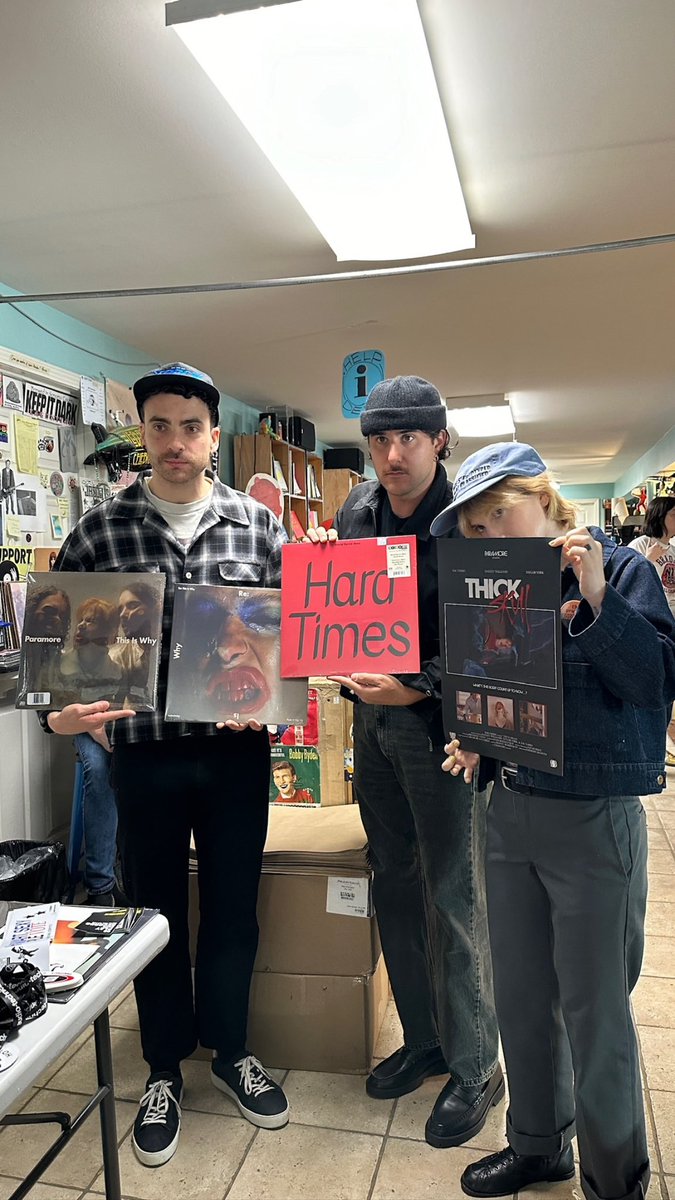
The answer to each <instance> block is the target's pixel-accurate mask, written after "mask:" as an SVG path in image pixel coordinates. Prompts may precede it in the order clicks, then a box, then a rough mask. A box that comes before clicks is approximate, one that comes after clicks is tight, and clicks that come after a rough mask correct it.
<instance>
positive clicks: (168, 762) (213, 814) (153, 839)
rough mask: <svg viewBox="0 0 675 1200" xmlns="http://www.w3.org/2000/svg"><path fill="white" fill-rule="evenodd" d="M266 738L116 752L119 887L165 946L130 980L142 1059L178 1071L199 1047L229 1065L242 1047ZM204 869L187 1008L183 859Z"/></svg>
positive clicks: (225, 737)
mask: <svg viewBox="0 0 675 1200" xmlns="http://www.w3.org/2000/svg"><path fill="white" fill-rule="evenodd" d="M269 760H270V753H269V743H268V739H267V734H266V733H265V732H263V733H254V732H253V731H251V730H246V731H244V732H242V733H230V732H229V731H228V732H224V733H223V734H222V735H220V736H215V737H181V738H176V739H175V740H172V741H163V742H141V743H138V744H137V745H120V746H116V747H115V749H114V752H113V764H112V782H113V787H114V789H115V795H116V800H117V810H118V817H119V824H118V842H119V848H120V858H121V864H122V875H123V881H124V888H125V891H126V893H127V895H128V896H129V899H130V900H131V901H132V903H133V904H136V905H144V906H145V907H148V908H158V909H159V910H160V912H162V913H163V914H164V916H165V917H166V918H167V920H168V922H169V928H170V933H171V937H170V941H169V944H168V945H167V946H166V947H165V948H164V950H162V952H161V954H159V955H158V956H157V958H155V959H153V961H152V962H151V963H149V965H148V966H147V967H146V968H145V970H143V971H142V972H141V974H140V975H139V976H138V977H137V979H136V981H135V990H136V1001H137V1004H138V1015H139V1023H140V1030H141V1043H142V1046H143V1056H144V1058H145V1059H146V1061H147V1062H148V1064H149V1066H150V1069H151V1070H152V1071H157V1070H166V1069H167V1068H173V1069H174V1070H175V1069H176V1068H177V1066H178V1064H179V1063H180V1061H181V1059H183V1058H186V1057H187V1056H188V1055H190V1054H192V1052H193V1051H194V1050H195V1049H196V1046H197V1044H198V1042H200V1043H201V1044H202V1045H203V1046H207V1047H211V1048H212V1049H215V1050H217V1051H218V1053H219V1054H220V1055H221V1056H222V1057H224V1058H231V1057H233V1056H234V1055H236V1054H238V1053H240V1052H241V1051H243V1050H244V1049H245V1047H246V1022H247V1014H248V997H249V989H250V984H251V975H252V972H253V962H254V959H255V955H256V950H257V946H258V922H257V919H256V901H257V896H258V881H259V878H260V867H261V863H262V851H263V846H264V844H265V836H266V832H267V815H268V788H269ZM193 832H194V840H195V846H196V849H197V861H198V868H199V909H200V920H199V937H198V945H197V960H196V967H195V981H194V997H193V985H192V970H191V965H190V950H189V937H188V856H189V849H190V835H191V834H192V833H193Z"/></svg>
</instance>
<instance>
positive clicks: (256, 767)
mask: <svg viewBox="0 0 675 1200" xmlns="http://www.w3.org/2000/svg"><path fill="white" fill-rule="evenodd" d="M134 395H135V397H136V403H137V405H138V414H139V418H140V421H141V429H142V432H143V439H144V443H145V447H146V450H147V453H148V458H149V460H150V464H151V467H152V473H151V475H150V476H149V477H148V476H141V477H139V479H138V480H137V481H136V482H135V483H133V484H132V485H131V486H130V487H128V488H125V489H123V491H121V492H120V493H119V494H118V495H116V496H113V497H111V498H110V499H109V500H104V501H103V502H102V503H101V504H98V505H97V506H96V507H95V508H92V509H91V510H90V511H89V512H86V513H85V514H84V515H83V516H82V517H81V518H80V520H79V522H78V524H77V525H76V526H75V528H74V529H73V531H72V533H71V534H70V535H69V537H68V539H67V540H66V542H65V543H64V546H63V549H62V550H61V553H60V555H59V558H58V560H57V563H56V570H58V571H117V572H137V571H139V570H140V571H146V572H148V575H149V581H150V582H151V576H152V573H153V572H156V571H160V572H162V573H163V574H164V575H165V576H166V590H165V604H164V611H163V635H162V656H161V662H160V668H159V677H158V704H157V708H156V710H155V711H154V712H141V713H136V714H134V713H133V712H132V711H130V710H128V709H123V708H120V709H112V708H111V707H110V704H109V702H107V701H98V702H93V703H91V704H79V703H76V704H71V705H69V706H67V707H66V708H64V709H63V710H62V711H61V712H49V713H44V714H40V717H41V724H42V725H43V727H45V728H46V729H48V730H49V731H50V732H52V733H57V734H63V735H69V736H73V735H76V734H79V733H92V734H93V733H96V732H98V731H99V730H101V729H102V728H103V727H104V726H105V725H106V724H107V723H110V724H111V729H112V734H111V742H112V746H113V754H112V783H113V788H114V790H115V795H116V801H117V812H118V840H119V846H120V857H121V864H122V878H123V885H124V890H125V892H126V893H127V894H128V896H129V900H130V902H131V903H132V904H134V905H138V906H144V907H148V908H158V909H159V910H160V911H161V912H162V913H163V914H164V915H165V916H166V917H167V919H168V922H169V928H170V934H171V936H170V940H169V944H168V946H166V947H165V949H164V950H163V951H162V952H161V953H160V954H159V955H158V956H157V957H156V958H155V959H153V961H152V962H151V963H150V964H149V965H148V966H147V967H146V968H145V969H144V970H143V971H142V972H141V973H140V975H139V976H138V977H137V978H136V980H135V981H134V986H135V990H136V1001H137V1005H138V1015H139V1025H140V1032H141V1044H142V1048H143V1055H144V1057H145V1059H146V1061H147V1063H148V1066H149V1069H150V1073H149V1077H148V1080H147V1086H146V1091H145V1093H144V1095H143V1097H142V1099H141V1102H140V1106H139V1110H138V1115H137V1117H136V1120H135V1122H134V1127H133V1134H132V1146H133V1148H134V1151H135V1153H136V1156H137V1158H138V1159H139V1161H140V1162H141V1163H143V1165H144V1166H148V1167H159V1166H162V1164H164V1163H166V1162H168V1161H169V1159H170V1158H171V1157H172V1155H173V1154H174V1153H175V1151H176V1149H177V1146H178V1140H179V1136H180V1127H181V1111H180V1102H181V1098H182V1094H183V1077H182V1073H181V1062H182V1060H183V1059H184V1058H187V1057H188V1056H189V1055H190V1054H192V1053H193V1051H194V1050H195V1049H196V1047H197V1045H198V1043H201V1044H202V1046H206V1047H210V1048H211V1049H213V1050H214V1051H215V1056H214V1058H213V1060H212V1064H211V1080H212V1082H213V1084H214V1086H215V1087H217V1088H218V1089H219V1090H220V1091H222V1092H224V1093H225V1094H226V1095H227V1096H229V1097H230V1098H231V1099H233V1100H234V1102H235V1104H236V1105H237V1107H238V1109H239V1111H240V1112H241V1114H242V1115H243V1116H244V1117H245V1118H246V1119H247V1120H248V1121H250V1122H251V1123H252V1124H254V1125H256V1126H259V1127H262V1128H265V1129H276V1128H279V1127H281V1126H282V1125H285V1124H286V1123H287V1122H288V1102H287V1100H286V1097H285V1096H284V1093H283V1091H282V1089H281V1088H280V1087H279V1086H278V1084H277V1083H276V1082H275V1080H274V1079H273V1078H272V1076H271V1075H270V1074H269V1072H267V1071H266V1070H265V1068H264V1067H263V1065H262V1064H261V1063H260V1061H259V1060H258V1059H257V1058H256V1057H255V1056H254V1055H253V1054H251V1053H250V1051H249V1049H248V1047H247V1017H248V998H249V990H250V984H251V975H252V972H253V962H254V959H255V955H256V950H257V944H258V923H257V919H256V901H257V895H258V882H259V878H260V868H261V864H262V851H263V846H264V843H265V835H266V831H267V817H268V808H269V774H270V746H269V739H268V737H267V734H266V732H265V730H264V729H263V728H262V726H261V725H260V724H259V723H258V722H256V721H254V720H250V721H249V722H247V723H246V724H235V723H234V722H228V723H227V728H223V727H222V726H221V725H217V724H210V725H209V724H188V723H185V722H180V721H175V722H165V721H164V719H163V712H164V708H165V698H166V686H167V674H168V662H169V655H170V646H171V616H172V606H173V597H174V591H175V587H176V584H177V583H178V582H182V581H191V582H192V583H193V584H199V583H208V584H231V585H235V586H237V585H239V586H242V585H243V586H246V587H278V586H279V584H280V579H281V547H282V545H283V544H284V542H285V541H286V534H285V532H284V530H283V528H282V527H281V526H280V525H279V523H278V521H277V520H276V518H275V517H273V516H272V514H271V513H270V512H269V510H268V509H266V508H264V507H263V506H262V505H260V504H257V503H256V502H255V501H253V500H250V499H249V498H248V497H247V496H243V495H242V494H241V493H239V492H235V491H233V490H232V489H231V488H229V487H226V486H225V485H224V484H222V483H221V482H220V481H219V480H218V479H217V478H215V477H213V476H212V475H211V474H210V473H209V472H208V468H209V465H210V463H211V456H212V452H213V451H215V449H216V447H217V444H218V435H219V430H218V405H219V399H220V396H219V392H218V389H217V388H216V387H215V386H214V384H213V381H212V380H211V379H210V378H209V376H208V375H205V374H204V373H203V372H201V371H198V370H196V369H195V368H194V367H190V366H187V365H186V364H184V363H171V364H169V365H167V366H164V367H160V368H158V369H157V370H154V371H151V372H149V374H147V375H144V376H143V377H142V378H141V379H139V380H137V381H136V383H135V385H134ZM242 796H245V798H246V802H245V803H243V802H242ZM192 833H193V834H194V841H195V846H196V850H197V866H198V882H199V910H200V920H199V932H198V943H197V960H196V966H195V979H194V992H193V980H192V970H191V963H190V947H189V935H188V864H189V854H190V838H191V834H192Z"/></svg>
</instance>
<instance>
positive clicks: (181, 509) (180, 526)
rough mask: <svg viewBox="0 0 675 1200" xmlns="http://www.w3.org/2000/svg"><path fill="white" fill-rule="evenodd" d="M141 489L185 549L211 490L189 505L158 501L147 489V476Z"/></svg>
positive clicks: (199, 519)
mask: <svg viewBox="0 0 675 1200" xmlns="http://www.w3.org/2000/svg"><path fill="white" fill-rule="evenodd" d="M143 489H144V491H145V494H146V496H147V498H148V500H149V501H150V503H151V504H152V505H153V507H154V508H156V509H157V512H158V513H161V515H162V516H163V517H164V520H165V521H166V523H167V525H168V526H169V528H170V529H171V530H172V531H173V532H174V533H175V535H176V537H177V538H178V541H179V542H182V543H183V545H184V546H185V548H186V549H187V547H188V546H189V545H190V542H191V541H192V539H193V537H194V535H195V531H196V529H197V526H198V525H199V522H200V521H201V519H202V514H203V512H204V510H205V509H206V507H207V505H208V504H209V503H210V502H211V489H210V488H209V490H208V492H207V493H206V496H204V497H203V499H201V500H193V501H191V503H190V504H172V503H170V502H169V501H168V500H160V499H159V496H155V494H154V492H152V491H151V490H150V488H149V487H148V480H147V476H143Z"/></svg>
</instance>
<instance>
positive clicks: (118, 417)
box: [105, 379, 138, 431]
mask: <svg viewBox="0 0 675 1200" xmlns="http://www.w3.org/2000/svg"><path fill="white" fill-rule="evenodd" d="M105 400H106V409H107V414H108V415H107V421H106V425H107V428H108V429H109V430H111V431H112V430H113V429H120V428H124V426H127V425H138V409H137V408H136V399H135V397H134V393H133V392H132V390H131V388H130V387H127V386H126V384H124V383H117V381H116V380H115V379H106V381H105Z"/></svg>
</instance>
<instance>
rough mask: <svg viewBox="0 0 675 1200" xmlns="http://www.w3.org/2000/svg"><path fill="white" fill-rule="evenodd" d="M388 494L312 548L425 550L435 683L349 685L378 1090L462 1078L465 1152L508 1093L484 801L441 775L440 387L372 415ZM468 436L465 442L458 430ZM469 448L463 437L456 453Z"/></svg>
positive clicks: (425, 671) (443, 1128) (457, 1127)
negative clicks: (394, 1024)
mask: <svg viewBox="0 0 675 1200" xmlns="http://www.w3.org/2000/svg"><path fill="white" fill-rule="evenodd" d="M361 430H362V432H363V434H364V435H365V436H366V437H367V438H368V448H369V451H370V457H371V460H372V463H373V466H374V468H375V472H376V474H377V481H374V480H372V481H370V480H369V481H366V482H365V483H361V484H359V485H358V486H357V487H355V488H354V489H353V490H352V491H351V492H350V494H349V496H348V498H347V500H346V501H345V503H344V504H343V506H342V508H341V509H340V510H339V511H338V513H337V514H336V516H335V521H334V529H335V533H333V532H332V531H331V532H330V533H328V534H327V533H326V531H325V530H323V529H321V530H314V531H312V532H311V534H310V535H309V536H310V538H311V540H312V541H325V540H330V539H331V538H334V537H335V536H338V537H340V538H363V537H383V536H385V537H386V536H390V535H397V534H406V535H414V536H416V538H417V576H418V599H419V627H420V651H421V659H422V663H421V670H420V671H419V673H418V674H412V675H370V674H362V673H355V674H354V675H351V676H340V677H339V680H340V683H342V684H343V685H344V686H345V687H346V688H348V689H350V693H351V698H352V699H353V700H354V701H355V705H354V790H355V793H356V798H357V800H358V802H359V805H360V808H361V815H362V817H363V824H364V826H365V829H366V833H367V834H368V843H369V846H370V855H371V861H372V866H373V872H374V880H373V889H374V899H375V908H376V911H377V919H378V923H379V927H380V934H381V937H382V947H383V950H384V957H385V961H386V963H387V969H388V971H389V977H390V979H391V985H392V989H393V992H394V999H395V1001H396V1007H397V1008H398V1012H399V1016H400V1018H401V1023H402V1025H403V1034H404V1045H403V1046H401V1048H400V1049H398V1050H397V1051H396V1052H395V1053H394V1054H392V1055H390V1056H389V1058H387V1059H385V1060H384V1062H381V1063H379V1064H378V1065H377V1066H376V1067H375V1068H374V1070H373V1071H372V1072H371V1074H370V1075H369V1076H368V1079H367V1082H366V1090H367V1092H368V1094H369V1095H370V1096H373V1097H375V1098H381V1099H390V1098H391V1097H393V1096H403V1095H405V1094H406V1093H408V1092H412V1091H414V1090H415V1088H417V1087H419V1085H420V1084H421V1083H422V1081H423V1080H424V1079H425V1078H427V1076H430V1075H440V1074H445V1073H446V1072H448V1071H449V1072H450V1079H449V1080H448V1082H447V1083H446V1085H445V1087H444V1088H443V1090H442V1091H441V1093H440V1095H439V1097H438V1099H437V1101H436V1103H435V1105H434V1108H433V1112H432V1113H431V1116H430V1117H429V1120H428V1121H427V1126H426V1138H427V1141H428V1142H429V1143H430V1144H431V1145H432V1146H440V1147H444V1146H459V1145H461V1144H462V1143H463V1142H466V1141H468V1140H469V1139H470V1138H472V1137H474V1136H475V1135H476V1134H477V1133H478V1132H479V1130H480V1129H482V1127H483V1125H484V1124H485V1121H486V1118H487V1116H488V1113H489V1111H490V1108H491V1106H492V1105H493V1104H496V1103H498V1101H499V1100H501V1098H502V1096H503V1095H504V1081H503V1077H502V1072H501V1068H500V1067H499V1064H498V1062H497V1024H496V1018H495V1012H494V1002H493V995H492V973H491V965H490V950H489V944H488V932H487V916H486V906H485V884H484V876H483V860H484V845H485V808H486V796H485V793H484V792H478V791H477V789H476V787H475V786H474V785H469V784H467V783H465V782H464V780H463V779H462V778H454V777H452V776H450V775H448V774H445V773H444V772H443V771H442V770H441V763H442V761H443V758H444V753H443V744H444V742H445V740H446V738H445V734H444V730H443V722H442V714H441V669H440V642H439V617H438V567H437V559H436V546H435V539H434V538H432V537H431V535H430V525H431V522H432V520H433V519H434V517H435V516H436V515H437V514H438V513H439V512H441V511H442V510H443V509H444V508H445V507H446V506H447V505H448V504H449V503H450V498H451V496H452V487H451V484H450V483H449V481H448V477H447V475H446V473H445V471H444V469H443V467H442V466H441V460H442V459H444V458H446V457H447V456H448V455H449V453H450V450H449V442H450V440H451V439H450V434H449V432H448V424H447V410H446V407H445V405H444V403H443V401H442V399H441V396H440V394H439V392H438V390H437V388H435V387H434V386H433V384H431V383H428V382H427V380H426V379H420V378H419V377H418V376H415V375H403V376H397V377H396V378H395V379H385V380H383V381H382V383H378V384H377V386H376V387H374V388H373V390H372V392H371V393H370V395H369V397H368V400H367V402H366V406H365V408H364V410H363V413H362V415H361ZM453 433H454V431H453ZM455 441H456V436H455V438H454V439H453V444H454V442H455Z"/></svg>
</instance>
